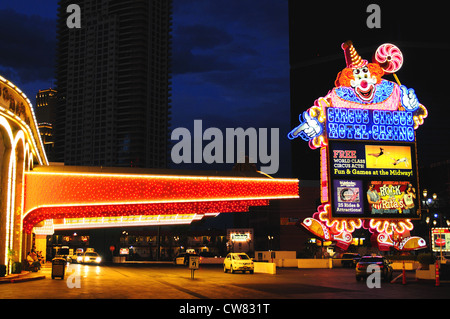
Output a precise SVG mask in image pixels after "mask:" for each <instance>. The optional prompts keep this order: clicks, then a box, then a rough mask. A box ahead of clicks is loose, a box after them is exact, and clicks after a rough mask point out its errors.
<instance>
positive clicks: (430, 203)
mask: <svg viewBox="0 0 450 319" xmlns="http://www.w3.org/2000/svg"><path fill="white" fill-rule="evenodd" d="M422 195H423V207H426V210H427V214H426V218H425V222H426V223H427V226H428V242H429V243H430V252H431V253H433V250H432V245H431V243H432V240H433V237H432V235H431V227H432V226H431V223H433V226H436V223H437V221H436V219H433V221H432V220H431V217H432V215H431V213H430V209H432V208H434V207H436V200H437V198H438V196H437V194H436V193H433V195H432V196H431V197H432V198H428V190H427V189H424V190H423V192H422ZM433 217H434V216H433Z"/></svg>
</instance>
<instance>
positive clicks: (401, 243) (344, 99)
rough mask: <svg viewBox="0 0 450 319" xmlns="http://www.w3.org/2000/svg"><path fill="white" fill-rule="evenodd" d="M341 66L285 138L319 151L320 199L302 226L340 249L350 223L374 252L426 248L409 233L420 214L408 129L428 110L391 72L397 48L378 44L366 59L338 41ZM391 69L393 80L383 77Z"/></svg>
mask: <svg viewBox="0 0 450 319" xmlns="http://www.w3.org/2000/svg"><path fill="white" fill-rule="evenodd" d="M342 49H343V50H344V53H345V58H346V62H347V67H346V68H345V69H344V70H342V71H341V72H340V73H339V74H338V76H337V78H336V81H335V87H334V88H333V89H332V90H331V91H330V92H329V93H328V94H327V95H326V96H325V97H321V98H319V99H317V100H316V102H315V103H314V105H313V106H312V107H311V108H310V109H308V110H307V111H305V112H303V113H302V114H301V115H300V117H299V120H300V125H299V126H297V127H296V128H294V129H293V130H292V131H291V132H290V133H289V134H288V138H289V139H295V138H298V137H300V138H302V139H303V140H305V141H307V142H309V145H310V147H311V148H312V149H319V150H320V170H321V173H320V181H321V184H320V187H321V202H322V204H321V205H320V207H319V208H318V211H317V212H316V213H315V214H314V215H313V216H312V217H311V218H306V219H305V220H304V221H303V223H302V225H303V226H304V227H305V228H307V229H308V230H309V231H311V232H312V233H313V234H314V235H315V236H317V237H319V238H321V239H322V240H325V241H333V242H335V244H336V246H338V247H340V248H341V249H343V250H346V249H347V248H348V246H349V245H350V244H351V243H352V241H353V236H352V233H353V232H354V231H355V230H356V229H361V228H364V229H369V230H370V232H371V233H372V238H374V239H375V240H376V242H377V243H378V248H379V249H380V250H382V251H384V250H389V249H391V248H395V249H398V250H415V249H421V248H425V247H426V243H425V241H424V240H423V239H422V238H419V237H411V236H410V231H411V230H412V229H413V224H412V221H413V220H417V219H419V218H420V198H419V195H420V192H419V191H418V190H419V182H418V170H417V150H416V130H417V129H418V127H419V126H420V125H422V124H423V121H424V119H425V118H426V117H427V115H428V112H427V109H426V108H425V106H423V105H422V104H420V103H419V101H418V99H417V96H416V94H415V91H414V90H413V89H409V88H407V87H406V86H404V85H402V84H401V83H400V81H399V79H398V78H397V76H396V75H395V72H397V71H398V70H399V69H400V68H401V66H402V64H403V55H402V53H401V51H400V50H399V49H398V48H397V47H396V46H394V45H392V44H383V45H381V46H380V47H379V48H378V49H377V50H376V52H375V54H374V58H373V63H368V61H366V60H363V59H362V58H361V57H360V56H359V55H358V53H357V52H356V50H355V48H354V46H353V44H352V42H351V41H347V42H345V43H344V44H343V45H342ZM385 74H393V75H394V78H395V80H396V82H391V81H388V80H385V79H383V76H384V75H385Z"/></svg>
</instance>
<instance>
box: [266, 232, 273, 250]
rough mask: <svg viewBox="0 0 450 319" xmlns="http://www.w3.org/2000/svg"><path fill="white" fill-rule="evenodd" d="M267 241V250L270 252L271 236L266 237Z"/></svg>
mask: <svg viewBox="0 0 450 319" xmlns="http://www.w3.org/2000/svg"><path fill="white" fill-rule="evenodd" d="M267 239H268V250H269V251H270V250H271V249H270V247H271V241H272V240H273V236H270V235H268V236H267Z"/></svg>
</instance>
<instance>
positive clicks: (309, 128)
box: [288, 111, 323, 141]
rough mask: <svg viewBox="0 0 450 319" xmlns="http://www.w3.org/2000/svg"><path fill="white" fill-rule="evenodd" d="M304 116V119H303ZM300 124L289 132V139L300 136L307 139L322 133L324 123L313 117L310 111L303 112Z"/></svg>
mask: <svg viewBox="0 0 450 319" xmlns="http://www.w3.org/2000/svg"><path fill="white" fill-rule="evenodd" d="M302 118H303V119H302ZM299 120H300V125H299V126H297V127H296V128H295V129H293V130H292V131H291V132H290V133H289V134H288V138H289V139H291V140H292V139H294V138H297V137H298V136H300V137H301V138H302V139H304V140H305V141H309V140H310V139H312V138H314V137H316V136H318V135H320V134H322V131H323V129H322V125H321V124H320V123H319V121H318V120H317V119H315V118H312V117H311V116H310V115H309V113H308V111H305V112H303V114H301V115H300V117H299Z"/></svg>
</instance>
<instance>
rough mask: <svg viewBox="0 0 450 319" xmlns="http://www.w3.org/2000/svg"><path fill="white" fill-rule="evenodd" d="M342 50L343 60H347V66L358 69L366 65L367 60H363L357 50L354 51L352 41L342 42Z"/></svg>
mask: <svg viewBox="0 0 450 319" xmlns="http://www.w3.org/2000/svg"><path fill="white" fill-rule="evenodd" d="M342 50H344V53H345V61H346V62H347V68H351V69H359V68H362V67H364V66H366V65H367V63H368V62H367V60H363V59H362V58H361V57H360V56H359V54H358V52H356V49H355V47H354V46H353V43H352V41H347V42H345V43H343V44H342Z"/></svg>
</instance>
